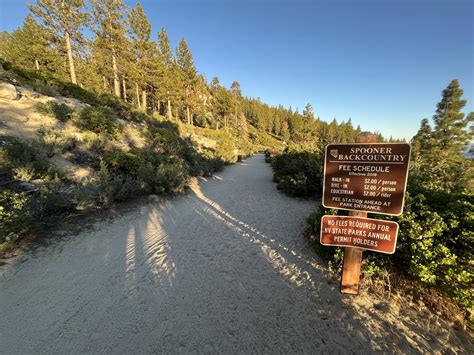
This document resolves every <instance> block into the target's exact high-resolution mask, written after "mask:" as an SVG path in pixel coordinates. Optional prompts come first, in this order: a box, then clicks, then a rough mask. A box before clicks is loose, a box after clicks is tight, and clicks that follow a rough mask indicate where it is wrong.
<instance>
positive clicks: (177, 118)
mask: <svg viewBox="0 0 474 355" xmlns="http://www.w3.org/2000/svg"><path fill="white" fill-rule="evenodd" d="M174 113H175V116H174V117H175V119H176V121H179V116H178V108H177V107H176V108H175V109H174Z"/></svg>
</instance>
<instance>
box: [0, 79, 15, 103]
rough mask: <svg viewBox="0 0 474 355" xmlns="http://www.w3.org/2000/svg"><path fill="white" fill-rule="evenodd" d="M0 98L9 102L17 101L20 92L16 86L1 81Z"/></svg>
mask: <svg viewBox="0 0 474 355" xmlns="http://www.w3.org/2000/svg"><path fill="white" fill-rule="evenodd" d="M0 98H2V99H7V100H17V99H18V91H17V90H16V87H15V85H13V84H10V83H6V82H4V81H0Z"/></svg>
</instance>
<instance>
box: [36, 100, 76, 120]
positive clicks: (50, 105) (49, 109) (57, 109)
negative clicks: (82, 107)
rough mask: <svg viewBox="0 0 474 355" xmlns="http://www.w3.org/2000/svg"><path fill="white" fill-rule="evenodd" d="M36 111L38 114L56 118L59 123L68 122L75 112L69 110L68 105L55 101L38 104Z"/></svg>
mask: <svg viewBox="0 0 474 355" xmlns="http://www.w3.org/2000/svg"><path fill="white" fill-rule="evenodd" d="M36 109H37V110H38V112H40V113H43V114H45V115H50V116H53V117H54V118H56V119H57V120H58V121H61V122H66V121H68V120H69V119H70V118H71V116H72V113H73V112H74V110H73V109H71V108H69V106H68V105H66V104H58V103H57V102H55V101H48V102H44V103H43V102H38V103H37V104H36Z"/></svg>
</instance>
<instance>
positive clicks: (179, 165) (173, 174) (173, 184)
mask: <svg viewBox="0 0 474 355" xmlns="http://www.w3.org/2000/svg"><path fill="white" fill-rule="evenodd" d="M137 176H138V180H139V181H140V184H141V187H142V189H143V190H144V191H145V192H148V193H151V192H153V193H176V192H180V191H182V190H183V189H184V187H185V186H186V184H187V183H188V180H189V172H188V166H187V164H186V162H185V161H184V160H183V159H181V158H179V157H176V156H169V157H166V158H163V159H162V161H161V162H160V163H158V164H157V162H156V161H155V162H152V161H150V160H146V159H144V160H142V161H141V163H140V166H139V167H138V170H137Z"/></svg>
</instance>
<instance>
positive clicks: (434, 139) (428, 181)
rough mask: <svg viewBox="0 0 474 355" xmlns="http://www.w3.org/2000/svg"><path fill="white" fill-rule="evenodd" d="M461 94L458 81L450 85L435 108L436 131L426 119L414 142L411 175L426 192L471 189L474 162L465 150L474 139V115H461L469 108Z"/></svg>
mask: <svg viewBox="0 0 474 355" xmlns="http://www.w3.org/2000/svg"><path fill="white" fill-rule="evenodd" d="M462 94H463V90H462V89H461V88H460V87H459V83H458V81H457V80H453V81H451V83H450V84H449V85H448V87H447V88H446V89H445V90H443V93H442V95H443V96H442V99H441V101H440V102H439V103H438V104H437V106H436V112H435V115H434V116H433V121H434V127H433V129H431V127H430V125H429V122H428V120H427V119H423V120H422V122H421V127H420V129H419V131H418V133H417V134H416V135H415V136H414V137H413V139H412V147H413V158H414V159H413V165H412V171H411V174H412V175H413V177H414V178H413V181H415V182H416V183H417V184H418V185H420V186H423V188H429V189H439V190H445V191H454V190H463V189H465V188H466V187H467V186H468V180H469V179H470V177H469V176H470V169H472V161H470V160H469V159H467V158H465V157H464V152H463V150H464V149H465V147H466V145H467V143H468V142H469V141H470V140H471V139H472V137H473V134H472V133H473V131H472V126H470V125H471V124H472V119H473V115H471V114H469V115H467V116H464V114H463V113H462V112H461V109H462V108H463V107H464V106H465V104H466V101H465V100H462V99H461V96H462Z"/></svg>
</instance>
